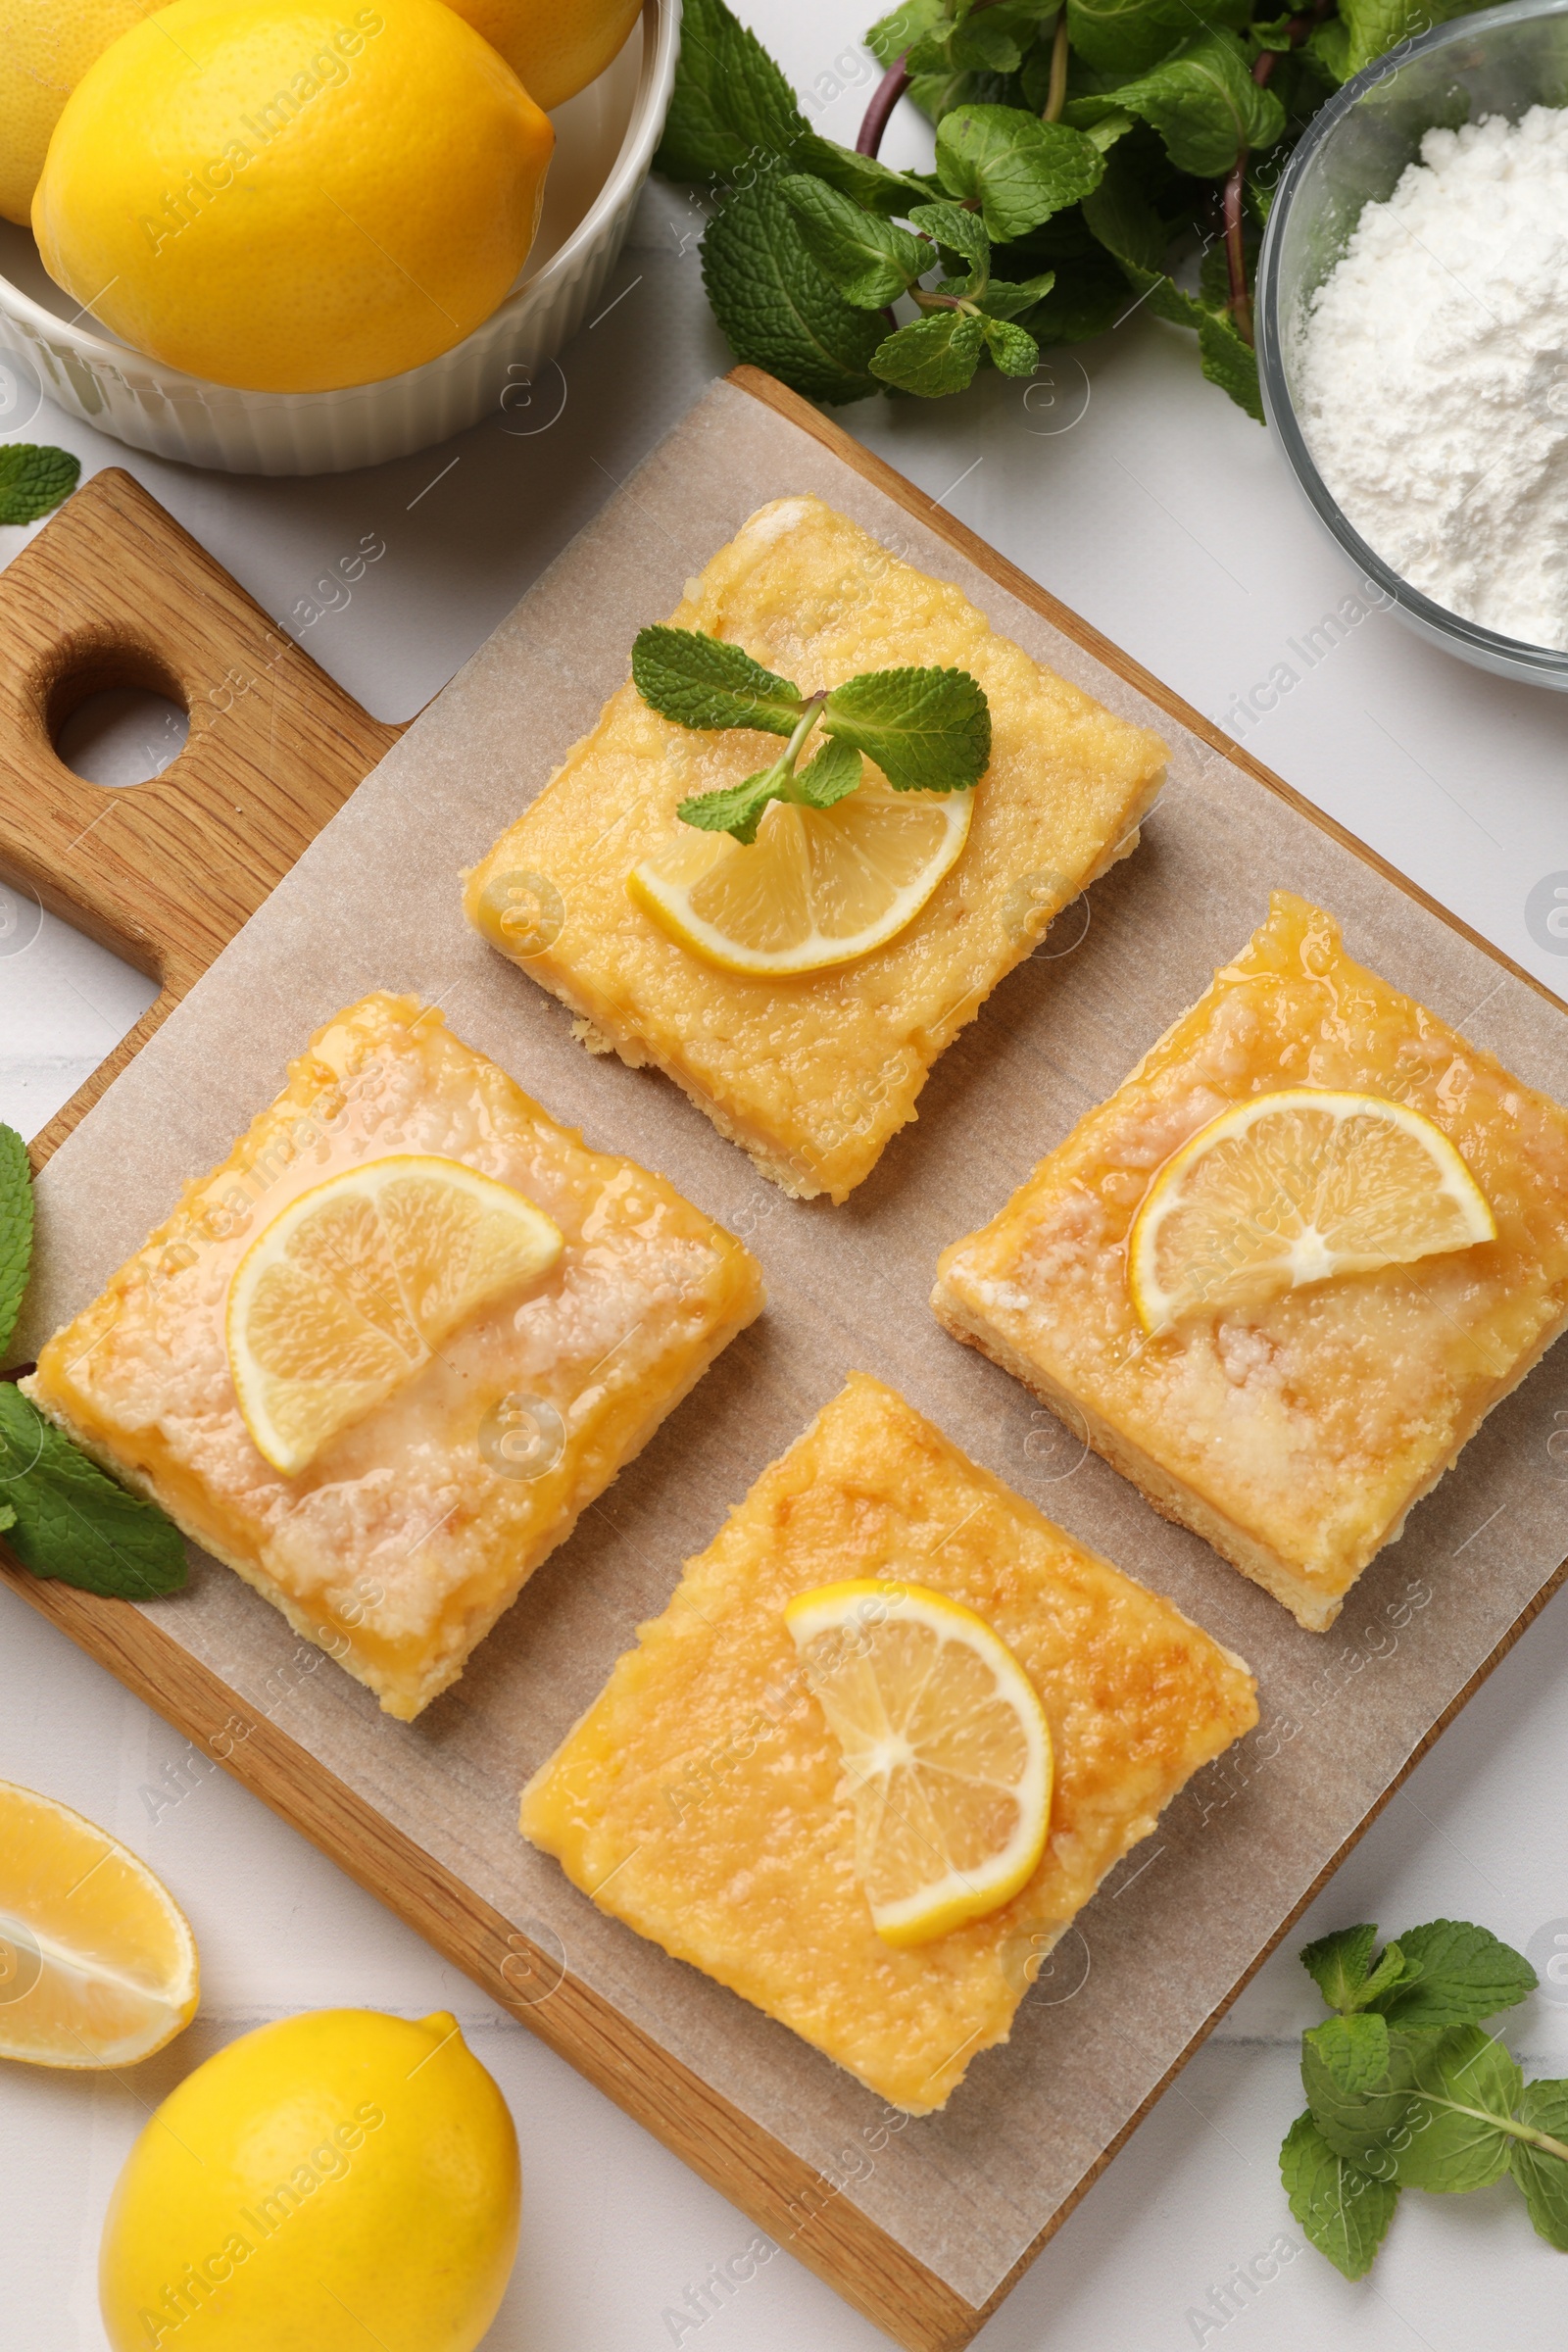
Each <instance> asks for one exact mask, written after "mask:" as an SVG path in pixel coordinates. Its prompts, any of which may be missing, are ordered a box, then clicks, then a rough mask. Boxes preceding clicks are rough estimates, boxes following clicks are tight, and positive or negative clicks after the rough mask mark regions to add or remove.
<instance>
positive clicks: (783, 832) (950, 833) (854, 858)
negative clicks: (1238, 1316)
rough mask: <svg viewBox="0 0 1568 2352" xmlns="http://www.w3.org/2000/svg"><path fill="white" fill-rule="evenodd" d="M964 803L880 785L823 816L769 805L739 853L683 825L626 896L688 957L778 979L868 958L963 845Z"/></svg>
mask: <svg viewBox="0 0 1568 2352" xmlns="http://www.w3.org/2000/svg"><path fill="white" fill-rule="evenodd" d="M973 805H974V794H973V792H972V791H969V792H895V791H893V789H892V788H891V786H889V785H887V784H885V783H884V782H883V781H882V779H881V777H880V776H876V775H869V774H868V775H867V776H866V777H865V780H864V782H863V783H862V784H861V785H860V786H859V788H858V790H857V791H855V792H852V793H851V794H850V796H849V798H848V799H847V800H842V801H840V802H838V803H837V804H836V806H835V807H833V808H831V809H801V808H797V807H796V806H795V805H794V804H793V803H791V802H786V801H773V802H771V803H770V804H769V806H768V809H767V811H766V813H765V815H764V816H763V818H762V821H761V823H760V826H759V827H758V829H757V839H756V840H755V841H754V842H753V843H751V845H750V846H749V847H748V846H747V845H746V844H744V843H742V842H738V841H736V840H735V839H734V837H733V836H732V835H731V834H728V833H703V832H699V831H698V829H697V828H696V826H694V825H681V826H680V827H679V828H678V829H677V831H676V834H675V836H674V838H673V839H672V840H671V841H669V842H668V843H666V844H665V845H664V847H663V848H662V849H661V850H659V851H658V852H657V853H656V854H655V856H653V857H652V858H644V859H643V862H642V863H641V865H637V866H634V867H633V868H632V870H631V872H630V874H629V875H628V876H627V878H626V887H627V889H628V890H629V891H630V893H631V895H632V897H633V898H634V899H635V900H636V902H637V904H638V906H639V907H641V908H642V909H643V912H644V913H645V914H650V915H652V916H653V918H654V921H655V922H656V923H658V924H659V926H660V928H661V930H662V931H665V932H667V933H668V935H669V937H670V938H671V939H673V940H675V941H676V942H677V943H678V944H679V945H680V946H681V947H683V948H688V949H690V951H691V952H692V954H693V955H694V956H704V957H706V959H707V960H708V962H710V963H716V964H718V965H719V966H720V967H721V968H722V969H723V970H724V971H727V972H752V973H756V974H758V975H759V976H763V977H773V978H782V977H784V976H785V975H787V974H789V973H791V972H815V971H821V970H822V969H823V968H824V967H825V966H826V965H828V964H834V963H853V962H854V961H855V959H856V958H857V957H858V956H869V954H870V953H871V950H872V949H873V948H880V947H882V946H883V945H884V944H885V943H886V942H887V941H888V940H890V939H893V938H895V937H896V936H897V934H898V933H899V932H901V931H902V930H903V929H904V927H905V925H906V924H907V923H910V922H912V921H913V920H914V917H915V916H916V915H917V914H918V913H919V911H920V909H921V907H923V906H924V905H925V903H926V901H927V899H929V898H930V896H931V893H932V892H933V891H934V890H935V889H936V886H937V884H938V883H939V882H940V881H941V880H942V877H943V875H944V874H946V873H947V872H948V871H949V869H950V868H951V867H952V866H953V865H954V864H955V863H956V860H957V858H958V857H959V854H960V853H961V851H962V849H963V845H964V843H965V842H966V841H967V840H968V838H969V818H970V814H971V811H972V809H973Z"/></svg>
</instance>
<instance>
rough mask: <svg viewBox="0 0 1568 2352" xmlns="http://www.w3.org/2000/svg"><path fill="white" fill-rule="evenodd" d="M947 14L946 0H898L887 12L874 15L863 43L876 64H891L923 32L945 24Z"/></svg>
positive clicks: (911, 45)
mask: <svg viewBox="0 0 1568 2352" xmlns="http://www.w3.org/2000/svg"><path fill="white" fill-rule="evenodd" d="M947 17H948V10H947V0H901V5H900V6H899V7H898V8H896V9H894V10H893V11H892V13H891V15H889V16H885V17H879V18H878V20H877V22H876V23H875V24H874V25H872V27H871V29H870V31H869V32H868V33H867V34H866V36H865V45H866V47H867V48H868V49H869V50H870V52H871V55H872V56H873V57H874V58H875V59H876V62H877V64H878V65H879V66H883V67H887V66H891V65H895V64H896V63H897V62H898V60H899V59H900V58H901V57H902V56H903V55H904V53H905V51H906V50H907V49H909V48H912V47H913V45H914V43H915V42H916V41H917V40H919V39H920V38H921V36H922V35H923V34H925V33H927V32H930V31H931V30H932V29H933V27H935V26H936V25H942V24H945V23H946V22H947Z"/></svg>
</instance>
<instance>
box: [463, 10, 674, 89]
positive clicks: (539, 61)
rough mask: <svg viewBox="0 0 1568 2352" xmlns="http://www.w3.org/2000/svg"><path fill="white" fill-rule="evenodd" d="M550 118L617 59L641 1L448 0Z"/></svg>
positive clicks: (635, 19) (635, 18)
mask: <svg viewBox="0 0 1568 2352" xmlns="http://www.w3.org/2000/svg"><path fill="white" fill-rule="evenodd" d="M452 6H453V7H454V8H455V9H456V10H457V12H458V14H459V16H460V17H462V18H464V19H465V21H466V23H467V24H469V25H472V26H473V28H474V30H475V32H482V33H483V34H484V37H485V39H486V40H487V41H489V42H490V44H491V45H492V47H494V48H496V49H499V50H500V52H501V54H502V56H503V57H504V58H505V59H506V61H507V63H508V65H509V66H510V67H511V68H512V70H513V72H514V73H515V74H516V76H517V79H518V80H519V81H520V82H521V83H522V86H523V88H524V89H525V90H526V91H527V93H528V95H529V97H530V98H532V99H533V100H534V101H535V103H536V104H537V105H539V106H542V107H543V108H544V110H545V112H546V114H550V113H552V112H553V111H554V109H555V108H556V107H558V106H564V104H565V102H566V100H567V99H568V98H575V97H576V95H577V92H578V91H579V90H585V89H586V88H587V87H588V84H589V83H590V82H591V81H597V80H598V78H599V76H600V74H601V73H603V72H604V71H605V69H606V67H607V66H609V65H610V64H611V63H612V62H613V60H614V59H615V58H616V57H617V56H618V55H619V54H620V51H621V49H622V47H623V46H624V44H625V42H626V39H627V37H628V35H629V34H630V32H631V28H632V26H633V25H635V24H636V22H637V18H638V15H639V13H640V11H641V7H642V0H452Z"/></svg>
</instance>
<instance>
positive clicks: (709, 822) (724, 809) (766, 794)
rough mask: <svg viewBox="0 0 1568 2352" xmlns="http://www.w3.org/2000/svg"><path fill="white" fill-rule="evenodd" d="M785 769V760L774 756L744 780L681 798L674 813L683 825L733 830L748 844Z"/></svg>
mask: <svg viewBox="0 0 1568 2352" xmlns="http://www.w3.org/2000/svg"><path fill="white" fill-rule="evenodd" d="M784 772H785V770H784V762H783V761H782V760H776V761H775V762H774V764H773V765H772V766H771V767H764V768H760V769H759V770H758V772H757V774H756V775H755V776H748V777H747V779H746V781H745V783H744V784H730V785H727V786H726V787H725V789H724V790H723V791H722V792H701V793H698V794H697V795H696V796H695V798H694V799H692V800H689V801H682V802H681V803H680V805H679V807H678V808H677V809H676V810H675V814H676V815H677V816H678V817H679V818H680V821H681V823H682V824H683V825H696V826H698V827H699V828H700V829H701V830H702V831H703V832H705V833H733V834H734V836H735V838H736V840H737V841H743V842H745V843H746V844H747V845H748V847H749V846H750V845H751V843H752V842H754V841H755V840H756V839H757V828H758V826H759V825H760V823H761V821H762V818H763V816H764V814H765V813H766V809H767V805H768V802H769V801H773V800H777V799H778V798H779V786H780V784H781V783H782V781H783V777H784Z"/></svg>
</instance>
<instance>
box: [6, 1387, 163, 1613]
mask: <svg viewBox="0 0 1568 2352" xmlns="http://www.w3.org/2000/svg"><path fill="white" fill-rule="evenodd" d="M0 1495H4V1497H5V1501H6V1503H7V1505H8V1506H9V1508H10V1510H11V1512H12V1522H11V1525H10V1528H9V1531H8V1540H9V1542H10V1545H11V1549H12V1550H13V1551H14V1552H15V1553H16V1555H17V1557H18V1559H19V1560H21V1562H22V1564H23V1566H24V1567H25V1568H30V1569H31V1570H32V1572H33V1574H34V1576H47V1577H58V1578H59V1579H60V1580H61V1581H62V1582H63V1583H65V1584H68V1585H76V1586H78V1587H79V1588H80V1589H81V1590H82V1591H83V1592H84V1593H109V1594H112V1595H114V1596H115V1597H117V1598H120V1599H123V1600H147V1599H150V1598H152V1596H153V1595H154V1594H156V1593H177V1592H178V1590H179V1588H180V1587H181V1586H182V1585H183V1584H184V1582H185V1575H186V1568H185V1547H184V1544H182V1543H181V1541H180V1537H179V1531H178V1529H177V1528H175V1527H174V1526H173V1525H172V1522H171V1521H170V1520H168V1519H166V1518H165V1517H164V1514H163V1512H162V1511H161V1510H159V1509H158V1507H157V1505H156V1504H154V1503H151V1502H143V1501H142V1500H141V1498H140V1496H139V1495H129V1494H127V1493H126V1492H125V1490H124V1488H123V1487H120V1486H117V1485H116V1484H115V1482H114V1480H113V1479H111V1478H106V1477H105V1476H104V1474H103V1472H102V1471H101V1470H100V1469H98V1468H97V1466H96V1465H95V1464H94V1463H92V1462H89V1461H88V1459H87V1457H86V1455H85V1454H83V1453H78V1452H77V1450H76V1448H75V1446H73V1445H72V1444H71V1442H70V1440H69V1439H67V1438H64V1437H62V1436H61V1434H60V1432H59V1430H57V1429H56V1428H55V1427H54V1425H53V1423H52V1422H49V1421H46V1420H45V1419H44V1417H43V1415H42V1414H41V1413H40V1412H39V1411H38V1410H37V1407H36V1406H35V1405H33V1404H32V1403H31V1402H30V1401H29V1400H28V1399H27V1398H26V1397H24V1396H23V1394H22V1391H21V1390H20V1389H19V1388H17V1387H16V1386H15V1385H14V1383H12V1382H10V1381H0Z"/></svg>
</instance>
